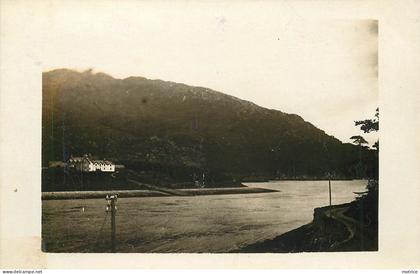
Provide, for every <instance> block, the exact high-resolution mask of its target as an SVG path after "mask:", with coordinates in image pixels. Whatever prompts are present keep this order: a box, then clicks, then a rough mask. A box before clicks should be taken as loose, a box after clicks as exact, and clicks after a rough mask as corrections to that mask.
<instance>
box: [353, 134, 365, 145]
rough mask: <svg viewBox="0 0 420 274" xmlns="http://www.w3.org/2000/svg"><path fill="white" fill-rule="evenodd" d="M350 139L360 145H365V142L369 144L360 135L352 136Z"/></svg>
mask: <svg viewBox="0 0 420 274" xmlns="http://www.w3.org/2000/svg"><path fill="white" fill-rule="evenodd" d="M350 139H352V140H353V143H355V144H356V145H358V146H363V145H364V144H368V142H367V141H366V140H365V138H363V137H362V136H360V135H355V136H351V137H350Z"/></svg>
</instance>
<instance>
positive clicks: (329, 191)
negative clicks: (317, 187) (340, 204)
mask: <svg viewBox="0 0 420 274" xmlns="http://www.w3.org/2000/svg"><path fill="white" fill-rule="evenodd" d="M328 193H329V197H330V207H329V211H330V217H331V173H329V172H328Z"/></svg>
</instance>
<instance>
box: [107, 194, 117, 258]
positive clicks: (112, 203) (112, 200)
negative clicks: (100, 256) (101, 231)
mask: <svg viewBox="0 0 420 274" xmlns="http://www.w3.org/2000/svg"><path fill="white" fill-rule="evenodd" d="M117 198H118V195H117V194H114V195H106V200H107V201H108V205H107V211H108V210H109V208H110V209H111V252H114V253H115V245H116V238H115V232H116V228H115V213H116V211H117V206H116V203H117Z"/></svg>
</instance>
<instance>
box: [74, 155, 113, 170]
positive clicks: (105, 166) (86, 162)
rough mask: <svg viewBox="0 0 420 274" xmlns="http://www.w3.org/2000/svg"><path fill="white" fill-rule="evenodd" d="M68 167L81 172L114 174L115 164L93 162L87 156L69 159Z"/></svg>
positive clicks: (100, 161)
mask: <svg viewBox="0 0 420 274" xmlns="http://www.w3.org/2000/svg"><path fill="white" fill-rule="evenodd" d="M68 165H69V167H72V168H75V169H76V170H78V171H82V172H95V171H101V172H114V171H115V164H114V163H112V162H110V161H106V160H93V159H91V158H90V157H89V156H88V155H85V156H83V157H73V156H72V157H70V159H69V161H68Z"/></svg>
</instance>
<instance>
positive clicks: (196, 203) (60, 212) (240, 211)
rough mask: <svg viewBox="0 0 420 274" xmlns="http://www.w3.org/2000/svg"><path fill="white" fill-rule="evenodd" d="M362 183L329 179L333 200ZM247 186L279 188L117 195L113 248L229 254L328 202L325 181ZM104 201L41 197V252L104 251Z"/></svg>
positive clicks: (342, 199) (347, 197)
mask: <svg viewBox="0 0 420 274" xmlns="http://www.w3.org/2000/svg"><path fill="white" fill-rule="evenodd" d="M366 183H367V181H364V180H353V181H333V182H332V203H333V204H341V203H346V202H350V201H352V200H354V198H355V194H354V193H353V192H354V191H364V190H365V186H366ZM246 185H248V186H250V187H260V188H268V189H275V190H279V191H280V192H271V193H258V194H232V195H209V196H194V197H145V198H120V199H118V202H117V216H116V223H117V251H118V252H227V251H230V250H234V249H237V248H240V247H242V246H245V245H248V244H251V243H255V242H258V241H262V240H266V239H271V238H274V237H276V236H278V235H280V234H282V233H284V232H287V231H289V230H292V229H295V228H297V227H299V226H302V225H304V224H307V223H309V222H311V221H312V217H313V210H314V208H315V207H321V206H326V205H328V202H329V201H328V181H275V182H269V183H247V184H246ZM105 207H106V201H105V199H103V200H102V199H86V200H47V201H43V203H42V210H43V212H42V234H43V242H44V250H46V251H49V252H108V251H109V245H110V216H109V215H107V213H106V212H105ZM101 228H102V229H101Z"/></svg>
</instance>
